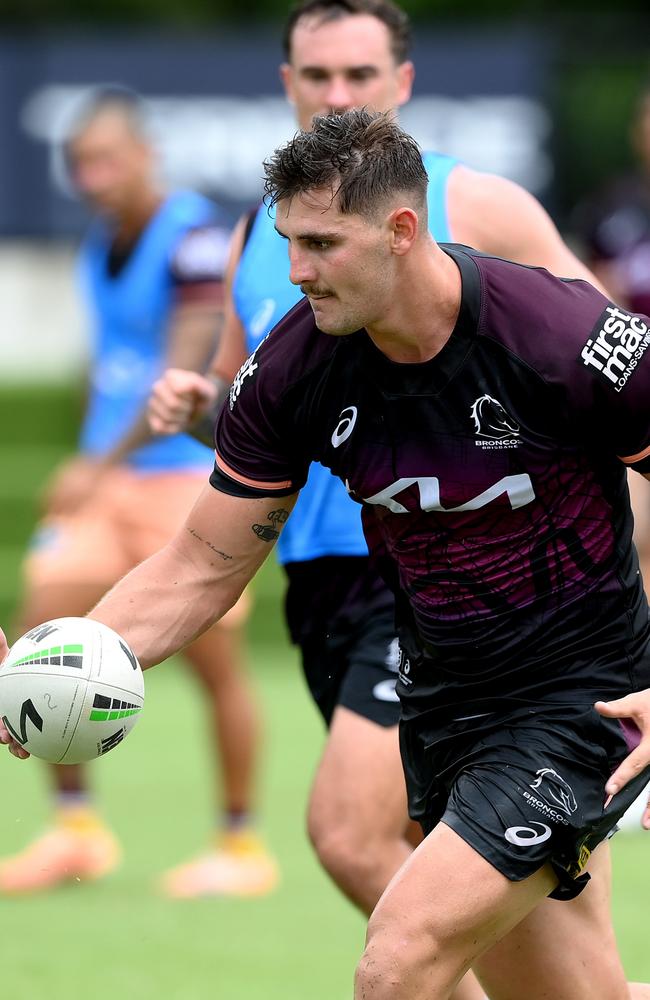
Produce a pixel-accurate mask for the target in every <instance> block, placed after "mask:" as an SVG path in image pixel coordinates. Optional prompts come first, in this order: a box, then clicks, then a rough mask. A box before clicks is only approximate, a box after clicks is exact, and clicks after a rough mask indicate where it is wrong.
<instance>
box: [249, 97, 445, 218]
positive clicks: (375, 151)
mask: <svg viewBox="0 0 650 1000" xmlns="http://www.w3.org/2000/svg"><path fill="white" fill-rule="evenodd" d="M264 174H265V178H266V179H265V186H264V187H265V198H266V201H267V204H269V205H270V206H273V205H275V204H277V202H278V201H283V200H284V199H285V198H293V197H294V195H297V194H302V193H304V192H306V191H311V190H313V189H318V188H331V189H332V197H333V198H335V197H338V204H339V209H340V211H341V212H343V213H347V214H357V215H370V216H372V215H374V214H375V213H376V212H377V211H378V210H379V209H380V208H381V206H382V204H383V203H384V202H385V201H386V200H387V199H388V198H389V197H390V196H392V195H393V194H394V193H395V192H398V191H399V192H404V193H408V194H410V195H411V196H412V197H413V198H414V201H415V204H414V207H415V208H416V209H417V210H418V211H420V212H422V211H425V209H426V193H427V173H426V170H425V168H424V164H423V162H422V156H421V154H420V149H419V146H418V144H417V143H416V141H415V139H413V138H412V136H410V135H408V134H407V133H406V132H405V131H404V130H403V129H402V128H400V126H399V125H398V124H397V122H396V121H395V120H394V118H393V117H392V116H391V115H390V113H387V112H370V111H367V110H366V109H365V108H362V109H356V110H353V111H346V112H344V113H343V114H331V115H319V116H316V117H315V118H314V120H313V122H312V127H311V129H310V130H309V131H307V130H303V131H301V132H297V133H296V135H295V136H294V137H293V139H291V140H290V141H289V142H287V143H286V144H285V145H284V146H280V147H279V148H278V149H276V151H275V153H273V155H272V156H271V157H269V159H268V160H266V161H265V162H264Z"/></svg>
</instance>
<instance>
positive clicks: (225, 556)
mask: <svg viewBox="0 0 650 1000" xmlns="http://www.w3.org/2000/svg"><path fill="white" fill-rule="evenodd" d="M187 530H188V531H189V533H190V535H193V536H194V538H196V540H197V541H199V542H203V544H204V545H207V546H208V548H209V549H212V551H213V552H214V553H215V555H218V556H221V558H222V559H223V561H224V562H227V561H228V559H232V558H233V557H232V556H229V555H228V553H227V552H222V551H221V549H218V548H217V547H216V546H215V545H213V544H212V542H209V541H208V540H207V538H203V537H202V536H201V535H199V533H198V531H195V530H194V528H188V529H187Z"/></svg>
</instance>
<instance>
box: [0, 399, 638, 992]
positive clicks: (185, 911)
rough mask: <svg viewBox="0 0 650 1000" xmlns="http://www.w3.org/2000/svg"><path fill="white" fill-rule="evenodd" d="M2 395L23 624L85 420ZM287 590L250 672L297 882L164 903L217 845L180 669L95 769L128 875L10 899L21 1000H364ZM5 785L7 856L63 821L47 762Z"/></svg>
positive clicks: (627, 926) (6, 913) (263, 624)
mask: <svg viewBox="0 0 650 1000" xmlns="http://www.w3.org/2000/svg"><path fill="white" fill-rule="evenodd" d="M0 396H2V397H3V398H1V399H0V427H2V428H3V430H2V431H1V432H0V462H2V468H3V477H2V479H1V480H0V532H2V534H1V536H0V570H1V574H0V579H1V581H2V583H1V587H0V609H1V611H2V619H0V620H5V621H6V620H7V616H8V615H9V614H10V608H11V605H12V604H13V602H14V600H15V596H16V587H17V568H18V559H19V554H20V551H21V548H22V546H23V544H24V542H25V538H26V537H27V534H28V531H29V527H30V524H31V522H32V520H33V517H34V513H35V509H36V507H35V501H34V495H35V491H36V489H37V487H38V486H39V484H40V483H42V482H43V480H44V478H45V476H46V474H47V472H48V470H49V468H51V466H52V463H53V462H54V461H55V460H56V458H57V457H58V456H59V455H60V454H61V453H62V452H63V451H64V450H65V448H66V446H68V443H69V440H70V437H69V435H70V434H71V428H72V427H73V424H74V421H73V416H74V412H75V405H74V400H73V399H72V398H71V396H70V394H69V393H68V392H67V391H59V390H47V391H46V390H39V391H38V394H37V393H36V392H35V391H33V390H23V389H14V390H11V391H9V390H7V393H3V394H0ZM12 422H13V426H12ZM281 587H282V583H281V579H280V576H279V574H278V571H277V570H276V569H275V567H274V566H273V565H272V564H271V563H268V564H267V565H266V567H265V568H264V570H263V572H262V574H261V575H260V578H259V581H258V585H257V607H256V611H255V615H254V619H253V622H252V625H251V629H250V664H251V672H252V674H253V677H254V680H255V683H256V685H257V687H258V690H259V695H260V698H261V701H262V704H263V706H264V710H265V717H266V727H267V733H266V744H265V753H264V756H263V774H262V776H261V779H262V780H261V789H262V802H261V807H260V813H261V821H262V826H263V829H264V832H265V834H266V835H267V837H268V839H269V841H270V843H271V844H272V847H273V849H274V851H275V852H276V854H277V856H278V857H279V860H280V864H281V867H282V873H283V881H282V885H281V887H280V888H279V889H278V890H277V891H276V892H275V893H274V894H273V895H271V896H269V897H267V898H264V899H261V900H252V901H235V900H225V899H224V900H201V901H197V902H170V901H167V900H165V899H164V898H163V897H161V896H160V895H158V894H157V893H156V889H155V879H156V876H157V875H158V874H159V873H160V872H161V871H163V870H164V869H165V868H166V867H168V866H171V865H173V864H175V863H177V862H178V861H180V860H183V859H185V858H186V857H188V856H189V855H190V854H191V853H192V852H193V851H196V850H199V849H201V848H202V847H203V846H204V845H205V843H206V841H207V838H208V835H209V831H210V827H211V821H212V815H213V796H212V791H211V789H212V769H211V761H210V755H209V749H208V745H207V741H206V737H205V731H204V724H203V723H204V719H203V705H202V704H201V702H200V700H199V698H198V695H197V692H196V691H195V689H194V687H193V685H192V683H191V681H190V679H189V678H188V676H187V675H186V674H185V672H184V671H183V669H182V666H181V664H180V663H171V664H167V665H164V666H161V667H158V668H156V669H155V670H154V671H152V672H151V673H149V674H148V675H147V703H146V710H145V713H144V715H143V717H142V720H141V721H140V723H139V724H138V726H137V727H136V729H135V731H134V733H133V734H132V735H131V736H130V737H129V739H128V742H127V743H126V744H125V745H123V746H121V747H119V748H118V749H117V750H116V751H115V752H114V753H112V754H109V755H108V756H107V757H106V758H105V759H103V760H101V761H99V762H98V763H97V764H95V765H94V766H93V780H94V784H95V788H96V794H97V800H98V803H99V804H100V806H101V808H102V810H103V811H104V813H105V815H106V817H107V818H109V819H110V821H111V823H112V824H113V826H114V828H115V830H116V831H117V833H118V834H119V836H120V838H121V840H122V842H123V845H124V848H125V861H124V865H123V866H122V868H121V869H120V870H119V871H118V872H117V873H116V874H115V875H113V876H111V877H110V878H109V879H107V880H106V881H104V882H101V883H97V884H96V885H81V884H73V885H71V886H70V887H68V888H66V889H63V890H60V891H57V892H55V893H52V894H51V895H48V896H45V897H40V898H31V899H19V900H12V899H6V900H1V899H0V926H1V927H2V963H1V965H0V982H1V984H2V986H1V989H2V993H3V995H4V996H6V997H9V998H11V1000H37V998H38V1000H40V998H41V997H47V998H48V1000H68V998H69V997H70V996H71V995H75V996H83V997H92V998H93V1000H109V998H111V1000H113V998H114V997H115V996H116V995H118V994H119V995H122V996H125V997H127V998H128V1000H154V998H162V1000H208V998H209V1000H345V998H348V1000H349V998H350V997H351V980H352V974H353V969H354V963H355V959H356V957H357V956H358V954H359V953H360V950H361V948H362V944H363V933H364V921H363V920H362V918H361V917H360V916H358V915H357V914H356V912H355V911H354V910H353V909H352V907H351V906H350V905H349V904H348V903H347V902H346V901H345V900H344V899H343V898H342V897H341V896H340V895H339V894H338V893H337V892H336V890H335V889H334V888H333V887H332V885H331V884H330V883H329V881H328V880H327V878H326V877H325V876H324V875H323V874H322V873H321V872H320V870H319V869H318V866H317V863H316V861H315V860H314V858H313V855H312V853H311V849H310V847H309V845H308V843H307V840H306V837H305V834H304V821H303V816H304V807H305V803H306V799H307V792H308V788H309V784H310V781H311V777H312V774H313V771H314V767H315V764H316V761H317V759H318V755H319V752H320V749H321V746H322V742H323V731H322V726H321V723H320V720H319V719H318V718H317V716H316V713H315V711H314V709H313V707H312V706H311V704H310V702H309V700H308V697H307V695H306V693H305V691H304V688H303V684H302V680H301V678H300V674H299V670H298V664H297V658H296V655H295V652H294V650H292V649H291V648H290V647H289V646H288V644H287V642H286V641H285V638H284V632H283V628H282V625H281V614H280V606H279V600H278V595H279V593H280V591H281ZM0 780H1V786H0V787H1V788H2V802H3V808H2V811H1V813H0V853H2V854H6V853H10V852H12V851H14V850H16V849H18V848H19V847H21V846H22V845H23V844H24V843H25V841H26V839H27V838H28V837H30V836H31V835H32V834H33V833H35V832H37V831H38V830H39V829H40V828H41V827H42V826H43V825H44V824H45V823H46V822H47V820H48V799H47V782H46V775H45V772H44V768H43V767H42V766H41V765H40V764H39V763H38V762H37V761H28V762H25V763H21V762H18V761H15V760H14V759H13V758H10V757H9V755H8V754H4V753H1V754H0ZM649 847H650V839H644V835H643V834H641V833H639V834H621V835H619V836H617V837H616V838H615V839H614V842H613V850H614V855H615V919H616V925H617V929H618V933H619V941H620V946H621V951H622V953H623V956H624V960H625V964H626V968H627V970H628V975H629V976H630V978H633V979H646V980H650V955H649V953H648V947H647V930H646V927H647V924H646V920H647V913H648V904H647V900H648V897H649V895H650V892H649V890H650V875H649V874H648V849H649ZM557 905H558V906H559V905H562V904H559V903H558V904H557ZM522 1000H523V998H522Z"/></svg>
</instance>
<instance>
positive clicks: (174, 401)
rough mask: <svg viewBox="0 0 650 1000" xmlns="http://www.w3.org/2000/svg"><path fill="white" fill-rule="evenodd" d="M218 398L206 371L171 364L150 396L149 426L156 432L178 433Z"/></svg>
mask: <svg viewBox="0 0 650 1000" xmlns="http://www.w3.org/2000/svg"><path fill="white" fill-rule="evenodd" d="M216 398H217V388H216V386H215V384H214V382H212V381H211V380H210V379H209V378H206V376H205V375H200V374H199V373H198V372H193V371H185V370H184V369H182V368H168V369H167V371H166V372H165V374H164V375H163V376H162V378H159V379H158V381H157V382H155V383H154V386H153V389H152V391H151V396H150V397H149V407H148V410H147V416H148V418H149V426H150V427H151V430H152V431H153V433H154V434H179V433H180V432H181V431H184V430H187V428H188V427H191V425H192V424H193V423H194V422H195V421H196V420H198V419H199V417H202V416H203V414H204V413H207V411H208V410H209V409H210V406H211V405H212V404H213V403H214V401H215V399H216Z"/></svg>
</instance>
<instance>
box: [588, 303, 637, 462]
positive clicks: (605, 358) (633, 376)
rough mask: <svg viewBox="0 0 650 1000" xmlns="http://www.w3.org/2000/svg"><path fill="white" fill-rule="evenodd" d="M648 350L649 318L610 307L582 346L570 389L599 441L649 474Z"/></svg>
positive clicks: (599, 318)
mask: <svg viewBox="0 0 650 1000" xmlns="http://www.w3.org/2000/svg"><path fill="white" fill-rule="evenodd" d="M649 347H650V320H649V319H648V317H647V316H640V315H635V314H633V313H629V312H626V311H625V310H624V309H621V308H620V307H619V306H617V305H615V304H614V303H613V302H609V303H607V304H606V305H605V308H604V310H603V312H602V313H601V315H600V316H599V317H598V319H597V321H596V323H595V324H594V325H593V326H592V327H591V328H590V329H589V332H588V334H587V336H586V337H584V336H583V337H582V342H581V343H580V344H579V345H578V352H577V357H576V362H577V364H576V366H575V369H574V372H573V377H572V380H571V381H570V383H569V392H570V393H571V395H572V396H574V395H575V397H576V398H577V400H578V402H579V404H580V405H581V407H584V409H585V412H584V413H583V414H582V423H583V425H585V426H587V427H589V426H591V427H593V437H594V439H595V437H596V435H599V436H600V439H601V440H602V443H603V445H605V446H606V447H610V448H611V450H612V451H613V452H614V454H615V455H617V456H618V457H619V458H620V459H621V460H622V461H623V462H624V463H625V464H626V465H630V466H633V467H635V468H639V471H646V468H645V463H646V460H647V459H648V456H650V350H648V348H649ZM592 443H597V442H596V441H595V440H594V441H593V442H592Z"/></svg>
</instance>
